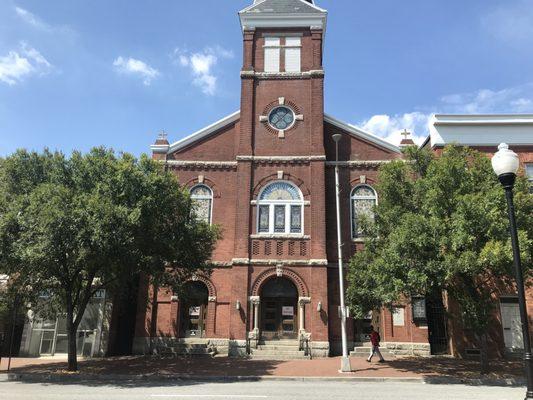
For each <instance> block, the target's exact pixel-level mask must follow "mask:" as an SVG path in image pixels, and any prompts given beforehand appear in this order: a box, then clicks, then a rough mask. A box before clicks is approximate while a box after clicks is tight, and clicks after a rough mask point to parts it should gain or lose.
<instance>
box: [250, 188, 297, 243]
mask: <svg viewBox="0 0 533 400" xmlns="http://www.w3.org/2000/svg"><path fill="white" fill-rule="evenodd" d="M303 205H304V201H303V196H302V193H301V192H300V189H298V187H296V186H295V185H293V184H292V183H290V182H285V181H278V182H273V183H271V184H269V185H268V186H266V187H265V188H264V189H263V190H262V191H261V193H260V194H259V199H258V201H257V210H258V211H257V232H258V233H263V234H280V235H283V234H291V233H292V234H301V233H303V212H304V208H303Z"/></svg>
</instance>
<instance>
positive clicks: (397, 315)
mask: <svg viewBox="0 0 533 400" xmlns="http://www.w3.org/2000/svg"><path fill="white" fill-rule="evenodd" d="M392 323H393V325H394V326H405V309H404V308H403V307H394V308H393V309H392Z"/></svg>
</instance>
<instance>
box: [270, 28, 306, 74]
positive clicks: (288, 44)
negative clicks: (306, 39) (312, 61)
mask: <svg viewBox="0 0 533 400" xmlns="http://www.w3.org/2000/svg"><path fill="white" fill-rule="evenodd" d="M282 42H283V43H284V44H282ZM264 50H265V72H280V71H281V53H282V52H283V54H284V56H285V57H284V59H285V72H300V71H301V69H302V38H301V37H299V36H283V37H273V36H266V37H265V45H264Z"/></svg>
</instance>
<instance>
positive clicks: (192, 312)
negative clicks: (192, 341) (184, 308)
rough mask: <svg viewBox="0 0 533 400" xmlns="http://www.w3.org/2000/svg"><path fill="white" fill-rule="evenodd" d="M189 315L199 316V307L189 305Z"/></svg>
mask: <svg viewBox="0 0 533 400" xmlns="http://www.w3.org/2000/svg"><path fill="white" fill-rule="evenodd" d="M189 316H191V317H199V316H200V307H189Z"/></svg>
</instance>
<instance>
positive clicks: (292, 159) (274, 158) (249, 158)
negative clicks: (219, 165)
mask: <svg viewBox="0 0 533 400" xmlns="http://www.w3.org/2000/svg"><path fill="white" fill-rule="evenodd" d="M325 160H326V156H237V161H252V162H307V161H325Z"/></svg>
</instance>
